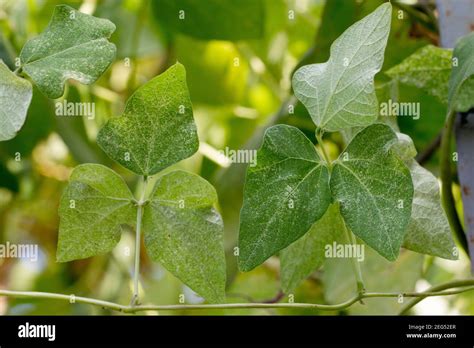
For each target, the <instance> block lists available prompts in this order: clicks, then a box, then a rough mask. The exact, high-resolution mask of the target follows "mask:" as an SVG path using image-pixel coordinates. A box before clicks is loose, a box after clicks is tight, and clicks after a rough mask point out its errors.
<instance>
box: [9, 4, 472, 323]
mask: <svg viewBox="0 0 474 348" xmlns="http://www.w3.org/2000/svg"><path fill="white" fill-rule="evenodd" d="M173 1H174V0H155V1H146V0H145V1H140V0H122V1H120V0H115V1H114V0H103V1H100V0H97V1H94V0H85V1H66V0H63V1H56V0H0V30H1V33H0V59H2V60H3V61H5V62H6V63H7V64H8V65H9V66H10V67H12V68H13V65H14V59H15V57H17V56H18V54H19V52H20V50H21V47H22V46H23V45H24V43H25V42H26V41H27V40H28V39H31V38H33V37H35V36H36V35H38V33H40V32H41V31H42V30H43V29H44V28H45V27H46V26H47V24H48V22H49V19H50V17H51V15H52V13H53V10H54V7H55V5H58V4H68V5H70V6H72V7H74V8H76V9H80V10H81V11H83V12H86V13H89V14H93V15H95V16H98V17H103V18H108V19H110V20H111V21H112V22H114V23H115V24H116V26H117V30H116V32H115V33H114V34H113V35H112V37H111V41H112V42H114V43H115V44H116V46H117V56H116V59H115V62H114V63H113V64H112V65H111V67H110V68H109V69H108V71H107V72H106V73H105V74H104V75H103V76H102V77H101V78H100V80H99V81H97V82H96V83H95V84H94V85H92V86H84V85H80V84H78V83H75V82H74V81H71V82H70V83H69V84H68V87H67V89H66V94H65V96H64V98H66V99H67V100H68V101H88V102H94V103H95V107H96V117H95V119H93V120H89V119H87V118H84V117H76V118H72V117H56V116H55V114H54V101H51V100H49V99H47V98H46V97H44V96H43V95H42V94H41V93H40V92H39V91H37V90H35V91H34V97H33V101H32V103H31V106H30V108H29V111H28V117H27V121H26V124H25V126H24V128H23V129H22V130H21V131H20V133H19V135H18V136H17V137H16V138H15V139H13V140H11V141H7V142H2V143H0V243H6V241H9V242H10V243H22V244H38V245H39V250H40V255H39V260H38V261H37V262H30V261H29V260H27V259H9V258H4V259H0V288H4V289H12V290H32V291H48V292H59V293H66V294H71V293H73V294H75V295H78V296H79V295H82V296H88V297H96V298H100V299H104V300H109V301H114V302H120V303H124V304H128V302H129V301H130V295H131V280H130V277H131V272H132V270H133V241H134V237H133V234H132V231H129V232H130V233H124V234H123V236H122V240H121V242H120V243H119V245H118V246H117V248H116V249H115V250H114V252H112V253H110V254H106V255H100V256H96V257H93V258H89V259H85V260H80V261H75V262H70V263H64V264H62V263H57V262H56V261H55V251H56V243H57V236H58V213H57V208H58V202H59V199H60V196H61V193H62V191H63V188H64V187H65V185H66V183H67V179H68V175H69V173H70V172H71V170H72V168H74V166H76V165H77V164H80V163H90V162H93V163H102V164H105V165H107V166H110V167H112V168H113V169H114V170H116V171H117V172H119V173H120V174H121V175H123V177H124V178H125V180H126V181H127V184H128V185H129V186H130V188H131V189H132V191H133V190H134V189H135V186H136V184H137V182H136V176H134V175H133V174H132V173H130V172H128V171H127V170H125V169H123V168H122V167H120V166H119V165H118V164H116V163H114V162H112V161H111V160H110V159H109V158H107V156H106V155H105V154H104V153H103V152H102V151H101V150H100V148H99V147H98V146H97V144H96V141H95V137H96V134H97V132H98V130H99V129H100V127H101V126H103V125H104V123H105V122H106V121H107V120H108V119H109V118H111V117H113V116H117V115H120V114H121V112H122V111H123V108H124V103H125V101H126V99H127V98H128V97H129V96H130V95H131V94H132V93H133V91H134V90H135V89H136V88H138V87H139V86H140V85H142V84H143V83H145V82H146V81H148V80H149V79H151V78H153V77H154V76H156V75H157V74H160V73H161V72H163V71H164V70H166V69H167V68H168V67H169V66H170V65H172V64H173V63H174V62H176V61H177V60H178V61H180V62H181V63H182V64H184V66H185V67H186V70H187V80H188V86H189V89H190V93H191V99H192V101H193V107H194V116H195V119H196V123H197V125H198V130H199V136H200V140H201V147H200V150H199V152H198V153H196V154H195V155H194V156H192V157H191V158H189V159H187V160H185V161H183V162H181V163H179V164H177V165H175V166H174V167H173V168H171V169H176V167H179V168H182V169H185V170H188V171H191V172H195V173H197V174H199V175H201V176H203V177H204V178H206V179H207V180H209V181H210V182H211V183H212V184H213V185H214V186H215V187H216V188H217V191H218V194H219V200H220V205H219V207H218V208H219V210H220V212H221V213H222V215H223V217H224V222H225V240H226V252H227V268H228V289H227V301H228V302H253V301H285V302H286V301H288V298H287V295H285V294H282V293H281V292H280V290H279V289H280V286H279V261H278V258H276V257H273V258H271V259H270V260H269V261H268V262H266V263H265V264H263V265H262V266H260V267H258V268H256V269H255V270H253V271H251V272H249V273H240V272H238V270H237V268H236V257H235V256H234V255H233V248H234V247H235V246H236V240H237V232H238V216H239V210H240V206H241V203H242V185H243V180H244V173H245V166H243V165H232V166H230V167H226V165H225V163H222V161H221V160H220V158H219V156H218V155H217V153H218V150H220V149H224V148H226V147H228V148H230V149H242V148H255V147H256V146H258V145H259V141H260V139H261V136H262V132H263V130H264V129H265V127H268V126H269V125H272V124H274V123H287V124H291V125H293V126H297V127H299V128H300V129H301V130H302V131H304V132H305V133H306V135H307V136H308V137H309V138H310V139H313V141H314V124H313V123H312V122H311V119H310V117H309V115H308V114H307V112H306V110H305V109H304V107H302V106H301V105H300V104H296V107H295V112H294V113H293V114H291V115H290V114H288V105H289V104H292V103H295V102H296V101H295V99H294V97H293V96H292V91H291V76H292V72H293V71H294V70H295V68H297V67H298V66H301V65H304V64H308V63H316V62H324V61H326V60H327V58H328V57H329V47H330V44H331V43H332V42H333V41H334V40H335V39H336V38H337V37H338V36H339V35H340V34H341V33H342V32H343V31H344V30H345V29H346V28H347V27H348V26H350V25H351V24H352V23H353V22H355V21H356V20H358V19H360V18H362V17H363V16H365V15H366V14H368V13H369V12H370V11H372V10H373V9H375V8H376V7H377V6H378V5H380V4H381V3H382V2H383V1H379V0H365V1H356V0H329V1H327V2H325V1H323V0H262V1H263V6H262V8H261V13H259V16H258V18H259V20H258V23H253V22H252V21H251V20H250V19H249V18H242V19H241V23H240V25H238V26H236V27H235V28H233V30H234V34H235V35H228V36H227V37H224V39H225V40H224V39H223V38H222V37H220V36H219V35H220V34H219V33H221V34H222V30H221V29H220V28H219V27H218V25H219V23H220V21H222V17H219V16H223V15H225V14H222V13H211V15H210V16H209V25H208V26H206V27H205V28H204V27H203V28H201V29H202V30H201V31H199V30H197V31H193V32H187V33H181V32H179V30H177V29H176V28H175V27H174V26H173V25H172V24H170V22H169V20H168V19H167V18H166V16H163V13H164V12H163V8H165V7H166V6H172V5H170V4H169V3H170V2H173ZM200 3H201V5H202V11H203V13H206V11H207V10H208V9H206V6H207V4H206V1H205V0H201V1H200ZM222 3H227V4H230V5H231V6H236V7H238V6H239V1H229V0H222ZM392 4H393V5H394V9H395V10H396V11H398V10H403V11H404V12H403V13H404V18H403V20H400V19H398V18H397V17H396V15H395V14H394V17H393V21H392V22H393V23H392V29H391V34H390V38H389V42H388V46H387V50H386V53H385V63H384V67H383V70H382V72H381V73H379V74H378V75H377V76H376V84H377V87H378V88H379V90H381V91H383V90H386V89H387V88H388V87H390V88H392V86H390V82H389V79H388V77H387V76H385V75H384V74H383V71H384V70H387V69H388V68H390V67H392V66H394V65H396V64H398V63H399V62H401V61H402V60H403V59H404V58H405V57H407V56H408V55H410V54H411V53H413V52H414V51H415V50H416V49H418V48H420V47H422V46H424V45H426V44H429V43H431V44H435V45H438V44H439V33H438V25H437V18H436V16H437V12H436V6H435V4H434V1H422V0H419V1H415V0H414V1H392ZM207 13H208V14H209V11H208V12H207ZM249 23H250V24H249ZM248 25H250V26H251V27H250V28H249V27H248ZM252 26H253V27H252ZM255 26H258V28H256V27H255ZM247 31H249V32H252V33H253V34H252V35H250V36H251V37H250V38H246V33H247ZM255 33H257V34H255ZM258 33H259V34H258ZM242 37H244V38H243V39H242ZM128 63H129V64H128ZM395 87H397V86H395ZM395 87H394V88H395ZM382 94H383V93H382ZM398 94H399V100H400V101H411V102H419V103H420V104H421V118H420V119H419V120H413V119H412V118H400V120H399V126H400V128H401V130H402V132H405V133H407V134H409V135H410V136H411V137H412V138H413V139H414V141H415V144H416V147H417V149H418V151H419V152H420V153H421V154H423V160H422V161H423V165H424V166H425V167H426V168H428V169H430V170H431V171H432V172H433V173H435V174H436V175H437V174H438V171H439V165H438V154H437V152H436V151H434V152H432V151H429V150H427V149H429V148H430V144H431V143H432V142H433V141H434V140H435V139H436V137H437V136H438V135H439V132H440V130H441V128H442V125H443V120H444V117H445V106H443V105H442V104H440V102H439V101H438V100H437V99H435V98H434V97H431V96H429V95H427V94H425V93H423V92H422V91H419V90H417V89H415V88H413V87H409V86H404V85H400V86H398ZM326 145H327V146H328V147H329V149H330V151H331V156H333V157H336V156H337V155H338V153H339V152H340V151H341V149H342V148H343V146H344V142H343V139H342V138H341V137H339V136H337V135H332V136H331V137H329V138H328V140H327V144H326ZM18 154H20V157H21V160H20V161H16V160H15V156H17V155H18ZM425 155H426V156H425ZM455 196H456V199H457V208H458V210H459V212H460V213H461V214H462V202H461V200H460V194H459V188H458V187H457V186H456V187H455ZM127 248H130V249H131V250H132V252H130V254H128V253H127V252H125V250H127ZM142 249H143V248H142ZM127 254H128V255H127ZM141 259H142V276H141V291H142V294H143V298H142V302H144V303H155V304H175V303H178V299H179V295H180V294H182V293H184V294H185V295H186V299H187V303H200V302H202V299H201V298H199V297H198V296H197V295H195V294H194V293H193V292H192V291H191V290H190V289H188V288H186V287H185V286H184V285H183V284H182V283H181V282H180V281H179V280H177V279H176V278H174V277H173V276H172V275H171V274H169V273H168V272H167V271H166V270H164V269H163V268H162V267H160V265H158V264H155V263H152V262H151V261H150V260H149V258H148V256H147V255H146V252H145V251H144V250H143V252H142V255H141ZM363 272H364V278H365V281H366V285H367V287H368V289H369V290H371V291H414V290H417V291H419V290H424V289H426V288H427V287H429V286H430V285H435V284H438V283H441V282H445V281H449V280H453V279H462V278H466V277H469V276H470V272H469V262H468V260H467V258H466V257H465V256H464V255H461V259H460V260H459V261H456V262H453V261H447V260H442V259H439V258H434V257H429V256H423V255H420V254H417V253H414V252H410V251H402V254H401V256H400V258H399V259H398V260H397V261H396V262H393V263H389V262H387V261H385V260H384V259H382V258H381V257H380V256H378V255H376V254H375V253H373V252H371V251H370V250H369V248H368V247H367V248H366V260H365V262H364V264H363ZM353 291H354V278H353V276H352V268H351V266H350V264H348V263H347V262H346V261H344V260H332V261H331V262H326V264H325V265H324V266H323V268H322V269H320V270H315V272H314V273H313V274H312V275H311V276H310V277H309V278H308V279H307V280H306V281H305V282H304V283H303V284H302V285H301V286H300V287H299V288H298V289H297V290H296V291H295V293H294V296H295V298H296V299H297V301H298V302H315V303H337V302H340V301H343V300H345V299H347V298H348V297H349V296H351V294H352V292H353ZM364 301H365V303H366V305H365V306H362V305H359V304H358V305H355V306H353V307H351V308H350V309H346V310H344V311H340V312H329V313H328V312H318V311H315V310H302V309H299V310H297V309H278V310H276V309H275V310H263V309H245V310H202V311H193V312H185V311H175V312H162V313H160V314H329V315H345V314H396V313H398V311H399V310H400V308H401V306H400V304H398V303H397V299H366V300H364ZM412 313H416V314H473V313H474V296H473V295H472V293H466V294H461V295H456V296H449V297H437V298H430V299H427V300H425V301H423V302H421V303H420V304H419V305H418V306H416V307H415V309H414V310H413V311H412ZM0 314H50V315H61V314H116V313H112V312H108V311H106V310H102V309H100V308H96V307H92V306H89V305H81V304H75V305H70V304H69V303H67V302H62V301H53V300H29V299H28V300H25V299H13V298H9V299H7V298H5V297H0Z"/></svg>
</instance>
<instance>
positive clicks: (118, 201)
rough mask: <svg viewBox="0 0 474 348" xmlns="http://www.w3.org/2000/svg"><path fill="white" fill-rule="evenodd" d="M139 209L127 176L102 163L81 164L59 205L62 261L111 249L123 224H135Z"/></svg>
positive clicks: (58, 251) (60, 255)
mask: <svg viewBox="0 0 474 348" xmlns="http://www.w3.org/2000/svg"><path fill="white" fill-rule="evenodd" d="M136 214H137V209H136V207H135V205H134V199H133V196H132V194H131V192H130V190H129V189H128V187H127V185H126V184H125V182H124V181H123V179H122V178H121V177H120V176H119V175H118V174H116V173H115V172H114V171H113V170H111V169H109V168H107V167H105V166H102V165H100V164H82V165H79V166H77V167H76V168H75V169H74V170H73V172H72V174H71V177H70V179H69V184H68V186H67V187H66V189H65V191H64V193H63V196H62V197H61V202H60V206H59V218H60V222H59V240H58V249H57V254H56V258H57V260H58V261H59V262H66V261H71V260H76V259H83V258H86V257H90V256H94V255H97V254H101V253H106V252H109V251H111V250H112V249H113V248H114V247H115V245H117V243H118V242H119V240H120V235H121V232H122V228H121V225H124V224H128V225H131V226H133V225H134V223H135V219H136Z"/></svg>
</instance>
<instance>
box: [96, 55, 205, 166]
mask: <svg viewBox="0 0 474 348" xmlns="http://www.w3.org/2000/svg"><path fill="white" fill-rule="evenodd" d="M97 142H98V143H99V145H100V147H102V149H103V150H104V151H105V152H106V153H107V154H108V155H109V156H110V157H111V158H112V159H114V160H115V161H117V162H118V163H120V164H121V165H123V166H124V167H125V168H128V169H130V170H131V171H133V172H135V173H137V174H139V175H153V174H155V173H157V172H159V171H161V170H163V169H164V168H166V167H168V166H170V165H172V164H174V163H176V162H179V161H181V160H182V159H185V158H187V157H189V156H191V155H192V154H194V153H195V152H196V151H197V149H198V147H199V140H198V137H197V131H196V125H195V124H194V118H193V110H192V105H191V100H190V98H189V92H188V88H187V86H186V71H185V70H184V66H183V65H181V64H179V63H177V64H175V65H173V66H172V67H171V68H169V69H168V70H167V71H166V72H164V73H163V74H161V75H159V76H157V77H155V78H154V79H153V80H151V81H149V82H147V83H146V84H144V85H143V86H142V87H140V88H139V89H138V90H137V91H136V92H135V93H134V94H133V95H132V96H131V97H130V99H129V100H128V101H127V105H126V106H125V111H124V113H123V115H122V116H121V117H116V118H112V119H111V120H109V121H108V122H107V124H106V125H105V126H104V127H103V128H102V129H101V130H100V132H99V134H98V136H97Z"/></svg>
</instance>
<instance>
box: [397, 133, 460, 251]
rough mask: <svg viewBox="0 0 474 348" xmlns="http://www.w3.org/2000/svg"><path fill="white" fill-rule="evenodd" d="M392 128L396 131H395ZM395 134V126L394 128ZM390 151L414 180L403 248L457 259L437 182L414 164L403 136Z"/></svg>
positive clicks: (412, 149)
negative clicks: (410, 209) (399, 159)
mask: <svg viewBox="0 0 474 348" xmlns="http://www.w3.org/2000/svg"><path fill="white" fill-rule="evenodd" d="M394 128H395V129H394ZM392 129H394V131H397V130H398V127H396V126H395V127H393V126H392ZM397 137H398V142H396V143H395V144H394V145H393V148H392V149H393V151H394V152H395V153H396V154H397V155H398V157H400V158H401V159H402V160H403V161H404V162H405V164H406V165H407V167H408V168H409V169H410V174H411V178H412V181H413V188H414V194H413V204H412V211H411V217H410V223H409V224H408V227H407V231H406V235H405V239H404V241H403V245H402V246H403V247H404V248H406V249H410V250H413V251H416V252H418V253H422V254H429V255H434V256H439V257H443V258H445V259H450V260H457V258H458V257H457V251H456V249H455V244H454V242H453V239H452V235H451V229H450V227H449V222H448V219H447V217H446V214H445V212H444V210H443V208H442V207H441V197H440V191H439V190H440V187H439V183H438V179H437V178H436V177H435V176H434V175H433V174H431V172H430V171H429V170H427V169H425V168H423V167H422V166H421V165H419V164H418V162H416V161H415V159H414V158H415V156H416V153H417V152H416V148H415V145H414V144H413V140H412V139H411V138H410V137H409V136H408V135H406V134H403V133H399V132H397Z"/></svg>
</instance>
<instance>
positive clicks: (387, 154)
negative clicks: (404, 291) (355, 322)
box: [330, 124, 413, 261]
mask: <svg viewBox="0 0 474 348" xmlns="http://www.w3.org/2000/svg"><path fill="white" fill-rule="evenodd" d="M396 142H397V136H396V134H395V132H394V131H393V130H392V129H391V128H390V127H389V126H387V125H384V124H374V125H372V126H369V127H367V128H365V129H363V130H362V131H360V132H359V133H358V134H357V135H356V136H355V137H354V139H352V141H351V143H350V144H349V145H348V147H347V148H346V149H345V150H344V151H343V152H342V153H341V155H340V156H339V159H338V160H337V161H336V162H335V165H334V167H333V170H332V175H331V181H330V186H331V191H332V194H333V196H334V198H335V200H336V201H338V202H340V204H341V214H342V216H343V218H344V220H345V222H346V225H347V226H348V227H349V228H350V229H351V230H352V232H354V234H356V235H357V236H358V237H359V238H361V239H362V240H363V241H364V242H366V243H367V244H368V245H369V246H371V247H372V248H373V249H375V250H376V251H377V252H378V253H379V254H380V255H382V256H384V257H385V258H386V259H388V260H390V261H393V260H395V259H396V258H397V256H398V254H399V252H400V247H401V245H402V243H403V238H404V237H405V232H406V228H407V225H408V223H409V221H410V216H411V209H412V201H413V183H412V179H411V175H410V171H409V169H408V168H407V167H406V165H405V164H404V163H403V161H402V160H401V159H399V158H398V156H397V155H395V154H394V153H393V151H392V150H391V147H392V145H393V144H395V143H396Z"/></svg>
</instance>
